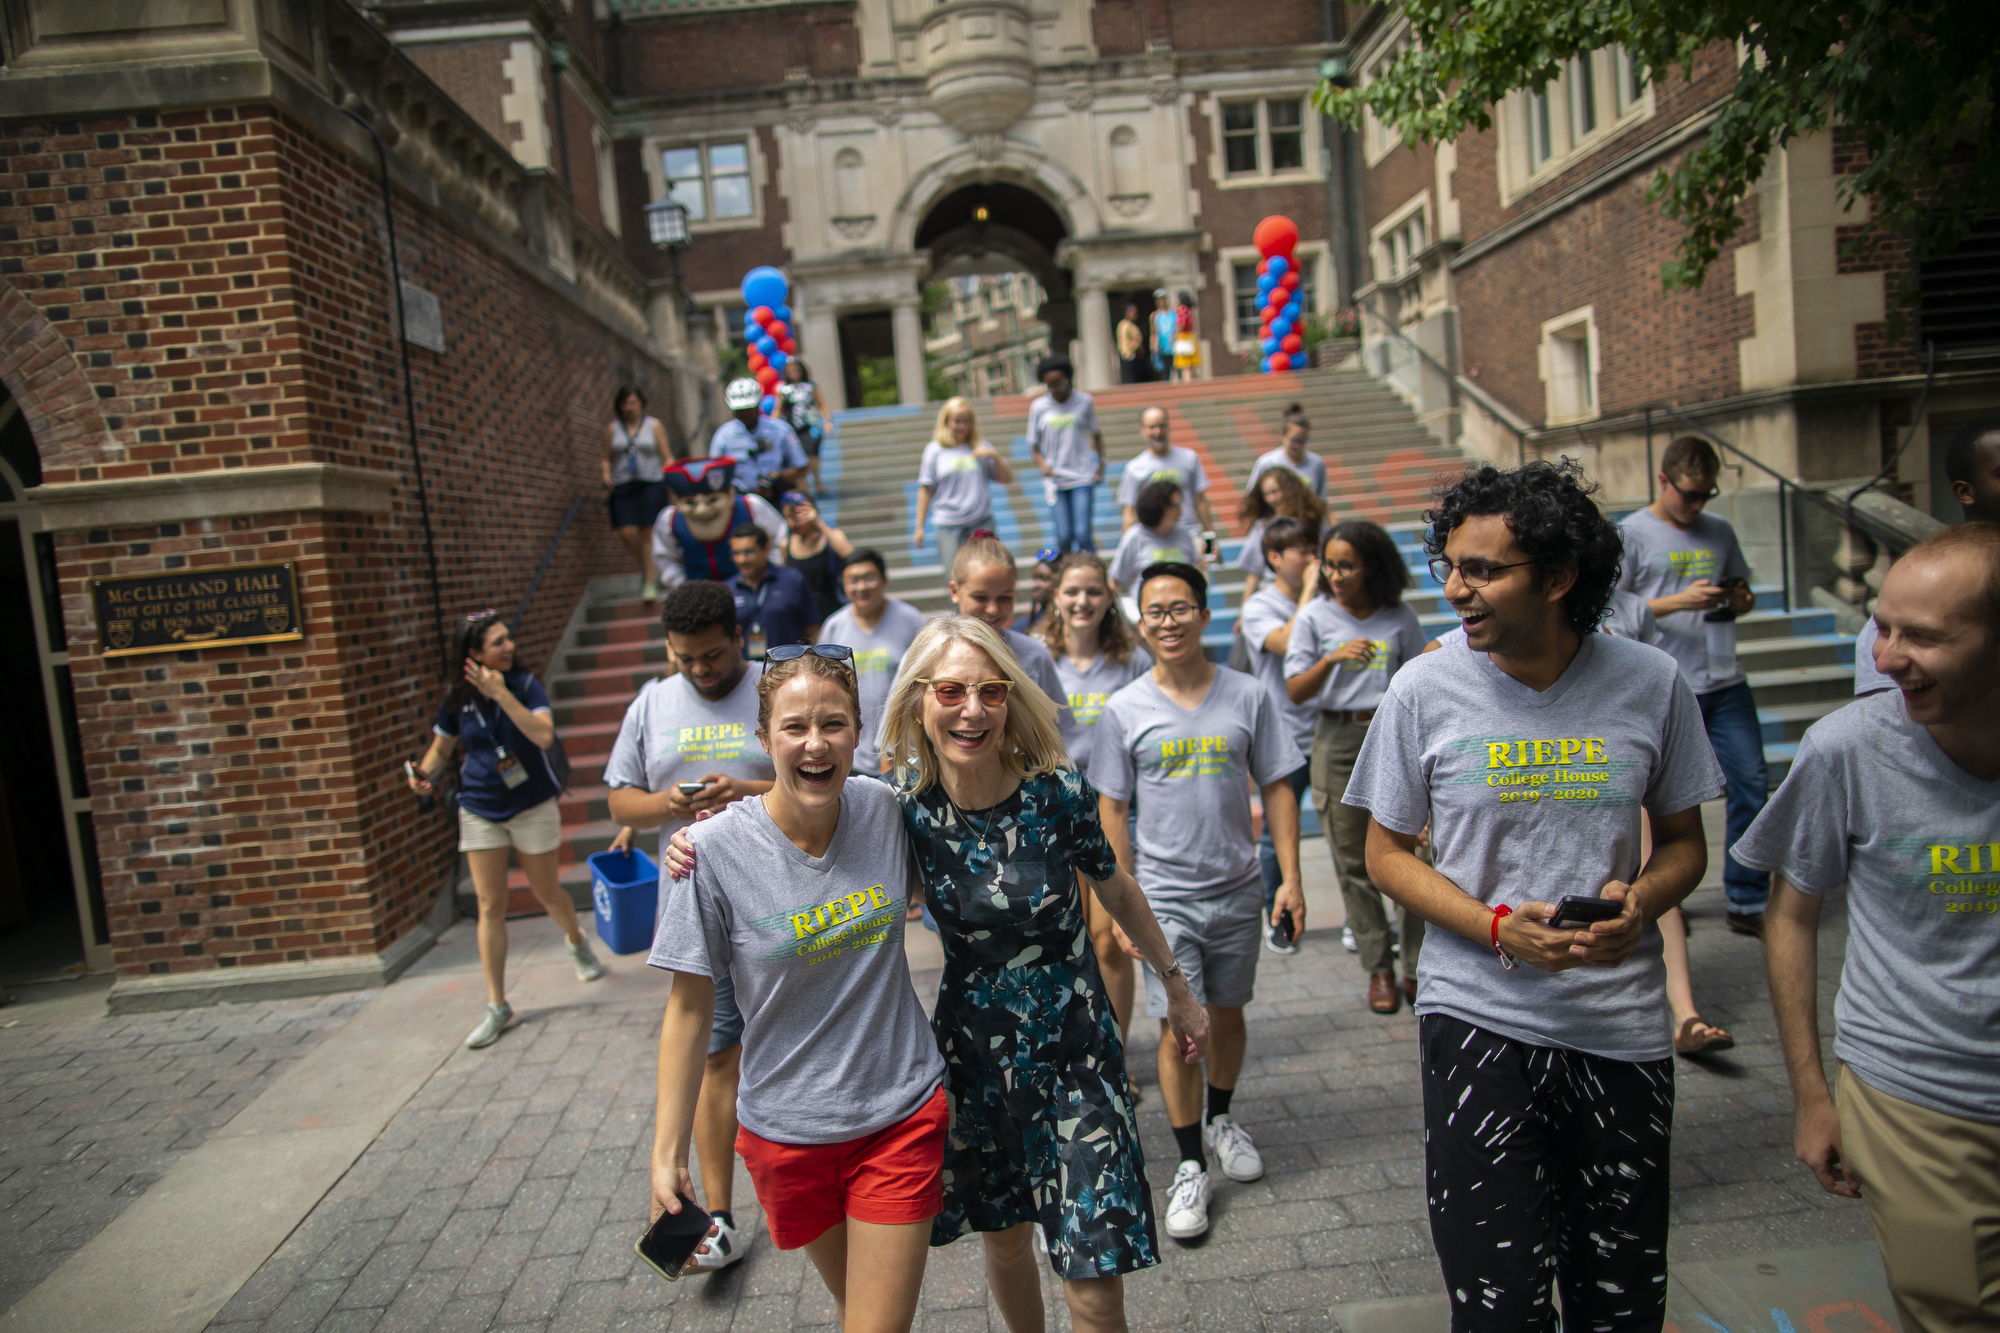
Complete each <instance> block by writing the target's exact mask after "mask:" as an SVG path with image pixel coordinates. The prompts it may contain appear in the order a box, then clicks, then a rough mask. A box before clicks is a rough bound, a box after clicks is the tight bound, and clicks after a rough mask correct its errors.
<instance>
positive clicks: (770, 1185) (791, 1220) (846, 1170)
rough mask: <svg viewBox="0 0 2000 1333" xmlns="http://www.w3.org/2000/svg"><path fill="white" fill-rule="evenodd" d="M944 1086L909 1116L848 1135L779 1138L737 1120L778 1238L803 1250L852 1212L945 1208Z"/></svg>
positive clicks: (915, 1214)
mask: <svg viewBox="0 0 2000 1333" xmlns="http://www.w3.org/2000/svg"><path fill="white" fill-rule="evenodd" d="M950 1120H951V1110H950V1106H949V1104H948V1103H947V1102H946V1100H945V1095H944V1089H943V1088H939V1089H938V1090H937V1091H936V1092H934V1093H932V1094H931V1098H930V1100H929V1101H927V1102H925V1103H924V1104H923V1106H921V1107H919V1108H918V1109H917V1111H916V1112H915V1113H914V1114H912V1115H911V1116H910V1117H909V1118H908V1119H907V1120H902V1121H898V1122H897V1123H896V1124H893V1125H889V1126H886V1127H884V1128H882V1129H878V1130H876V1131H875V1132H874V1133H873V1134H868V1135H864V1136H863V1137H861V1138H858V1139H849V1140H848V1141H847V1142H845V1143H773V1142H772V1141H771V1140H769V1139H767V1138H762V1137H760V1136H758V1135H756V1134H752V1133H751V1132H750V1131H749V1130H747V1129H744V1128H742V1127H741V1126H738V1127H737V1130H736V1151H737V1152H738V1153H740V1154H741V1155H742V1157H743V1164H744V1165H745V1166H747V1167H749V1168H750V1183H751V1184H752V1185H754V1186H755V1187H756V1189H757V1202H758V1203H759V1204H761V1205H763V1208H764V1225H765V1226H766V1227H767V1228H769V1229H770V1232H771V1243H772V1244H773V1245H776V1246H777V1247H778V1248H779V1249H781V1250H796V1249H798V1248H799V1247H800V1246H801V1245H807V1244H810V1243H811V1242H813V1241H815V1240H818V1239H819V1238H820V1236H821V1235H822V1234H823V1233H824V1232H825V1231H826V1230H827V1229H828V1228H829V1227H834V1226H838V1225H840V1223H842V1222H844V1221H846V1220H847V1219H848V1218H850V1217H851V1218H853V1219H855V1220H856V1221H857V1222H876V1223H880V1224H882V1225H884V1226H894V1225H896V1224H898V1223H904V1222H928V1221H930V1219H932V1218H933V1217H936V1216H937V1215H938V1214H939V1213H940V1212H942V1211H943V1210H944V1134H945V1130H946V1128H947V1127H948V1125H949V1123H950Z"/></svg>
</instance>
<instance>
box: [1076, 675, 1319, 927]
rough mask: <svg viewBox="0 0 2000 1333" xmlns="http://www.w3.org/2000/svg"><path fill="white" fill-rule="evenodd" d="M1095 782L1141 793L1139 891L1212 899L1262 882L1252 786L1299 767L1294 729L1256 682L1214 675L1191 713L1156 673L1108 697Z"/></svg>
mask: <svg viewBox="0 0 2000 1333" xmlns="http://www.w3.org/2000/svg"><path fill="white" fill-rule="evenodd" d="M1090 765H1091V771H1090V781H1091V783H1092V784H1093V785H1094V786H1095V787H1096V788H1097V790H1098V791H1100V792H1102V793H1103V794H1104V795H1106V796H1109V797H1110V798H1111V799H1113V800H1114V801H1129V800H1131V799H1132V797H1133V793H1134V792H1135V791H1136V792H1137V793H1138V803H1139V834H1138V836H1137V837H1136V838H1134V839H1133V847H1134V855H1135V856H1136V858H1137V868H1138V872H1139V873H1138V880H1139V886H1140V887H1141V888H1143V889H1144V890H1145V891H1146V893H1147V896H1149V897H1154V898H1213V897H1220V896H1222V895H1224V894H1227V893H1232V892H1234V891H1236V890H1237V889H1240V888H1241V887H1243V886H1244V885H1245V884H1248V883H1251V882H1253V881H1255V880H1256V879H1257V876H1258V871H1257V840H1256V838H1255V837H1253V836H1252V835H1251V832H1250V830H1251V823H1250V785H1251V783H1253V782H1254V783H1255V784H1256V785H1257V786H1259V787H1262V786H1264V785H1265V784H1266V783H1271V782H1277V781H1279V780H1281V779H1283V778H1286V777H1289V776H1290V775H1291V774H1292V772H1293V771H1294V770H1295V769H1297V768H1298V766H1299V745H1298V741H1297V739H1296V738H1295V737H1294V736H1293V734H1292V729H1291V724H1290V721H1289V719H1287V718H1286V717H1285V715H1284V714H1283V713H1281V712H1279V711H1278V705H1277V704H1276V703H1274V702H1272V700H1271V696H1270V693H1269V692H1268V691H1267V690H1265V688H1264V687H1263V686H1262V685H1260V684H1258V683H1257V680H1256V678H1255V677H1254V676H1246V675H1244V674H1243V673H1242V672H1241V671H1231V670H1230V669H1229V668H1228V667H1220V666H1219V667H1217V668H1216V669H1215V680H1214V682H1213V683H1212V684H1210V685H1209V687H1208V694H1207V696H1206V697H1205V698H1203V699H1202V701H1201V704H1200V706H1199V707H1197V708H1196V709H1195V710H1194V711H1193V712H1189V711H1188V710H1186V709H1184V708H1182V707H1181V706H1180V705H1179V704H1177V703H1175V702H1174V701H1173V700H1171V699H1169V698H1167V696H1166V693H1165V692H1164V691H1163V690H1161V689H1160V687H1159V685H1158V684H1156V683H1155V682H1154V680H1153V677H1152V675H1151V673H1148V674H1146V675H1144V676H1141V677H1139V679H1137V680H1135V681H1133V682H1132V683H1131V684H1130V685H1127V686H1126V687H1125V688H1124V689H1122V690H1120V691H1118V693H1116V694H1114V695H1112V696H1111V699H1110V702H1108V703H1106V704H1105V705H1104V712H1103V714H1102V715H1101V716H1099V718H1098V720H1097V744H1096V747H1095V748H1094V749H1093V750H1092V752H1091V759H1090Z"/></svg>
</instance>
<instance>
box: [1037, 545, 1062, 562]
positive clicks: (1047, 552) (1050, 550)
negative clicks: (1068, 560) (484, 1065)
mask: <svg viewBox="0 0 2000 1333" xmlns="http://www.w3.org/2000/svg"><path fill="white" fill-rule="evenodd" d="M1060 559H1062V552H1061V551H1058V550H1057V549H1056V548H1055V547H1053V546H1044V547H1043V548H1042V549H1041V550H1039V551H1037V552H1035V563H1036V564H1038V565H1053V564H1054V563H1055V562H1056V561H1058V560H1060Z"/></svg>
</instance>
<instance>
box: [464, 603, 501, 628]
mask: <svg viewBox="0 0 2000 1333" xmlns="http://www.w3.org/2000/svg"><path fill="white" fill-rule="evenodd" d="M499 614H500V613H499V612H498V611H495V610H494V609H493V608H492V607H490V606H489V607H487V608H486V609H485V610H484V611H474V612H472V613H471V614H469V615H467V616H466V618H465V621H466V623H467V624H468V625H469V624H471V623H472V622H473V621H475V620H492V619H494V618H495V617H496V616H498V615H499Z"/></svg>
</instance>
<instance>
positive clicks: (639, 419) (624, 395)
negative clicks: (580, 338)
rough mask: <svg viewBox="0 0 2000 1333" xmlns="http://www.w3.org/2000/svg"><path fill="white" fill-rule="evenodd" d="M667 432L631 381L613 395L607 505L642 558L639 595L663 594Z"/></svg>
mask: <svg viewBox="0 0 2000 1333" xmlns="http://www.w3.org/2000/svg"><path fill="white" fill-rule="evenodd" d="M667 453H668V450H667V432H666V429H665V427H663V426H661V425H660V423H659V421H658V420H657V419H656V418H654V417H649V416H647V415H646V395H645V394H643V393H640V392H639V391H638V390H637V389H635V388H633V387H632V386H631V385H629V384H624V385H620V386H619V388H618V392H617V394H616V395H614V397H613V398H612V412H611V429H610V432H609V442H608V443H607V445H606V446H605V450H604V485H605V487H606V489H607V490H608V491H609V492H610V495H609V497H608V499H607V500H606V505H607V507H608V508H609V509H610V511H611V526H612V528H613V529H615V530H616V531H617V533H618V540H619V541H621V542H623V543H624V544H625V549H626V550H627V551H630V552H631V553H632V558H633V559H635V560H637V561H638V562H639V580H640V587H639V596H640V598H641V599H643V600H645V601H648V602H650V601H654V600H655V599H657V598H658V597H659V595H660V572H659V570H658V569H657V568H655V566H654V564H653V520H654V519H656V518H658V517H659V516H660V511H661V510H662V509H664V508H666V505H667V494H666V487H665V486H663V485H662V484H661V476H662V472H663V469H664V468H665V466H666V459H667Z"/></svg>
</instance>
